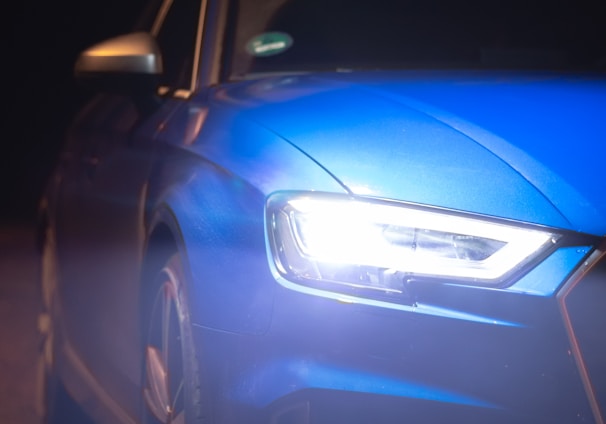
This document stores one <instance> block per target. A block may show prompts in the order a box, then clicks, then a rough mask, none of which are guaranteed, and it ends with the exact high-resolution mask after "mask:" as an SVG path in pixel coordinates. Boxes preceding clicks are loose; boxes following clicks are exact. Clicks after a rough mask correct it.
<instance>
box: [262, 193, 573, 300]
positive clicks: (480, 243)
mask: <svg viewBox="0 0 606 424" xmlns="http://www.w3.org/2000/svg"><path fill="white" fill-rule="evenodd" d="M267 222H268V235H269V242H270V248H271V253H272V256H273V260H274V262H275V264H276V267H277V269H278V271H279V272H280V274H282V275H283V276H284V277H285V278H286V279H288V280H290V281H294V282H298V283H303V284H312V285H316V284H318V283H322V284H324V285H325V284H328V285H330V284H333V283H336V284H339V285H345V286H348V287H349V288H350V289H375V290H380V291H383V292H386V293H389V292H393V293H400V292H402V290H403V286H404V284H405V283H407V282H410V281H417V280H438V281H448V282H451V283H452V282H455V283H461V284H474V285H484V286H489V287H498V286H502V285H506V284H507V283H508V282H509V281H511V280H512V277H513V276H519V275H520V274H521V273H523V272H525V271H528V269H529V268H531V266H532V265H533V264H534V263H536V262H537V259H538V258H540V257H544V256H545V255H547V254H549V253H550V252H551V251H552V250H553V249H555V247H556V244H557V243H558V240H559V239H560V237H561V235H560V234H558V233H556V232H553V231H549V230H546V229H544V228H542V227H538V226H533V225H527V224H517V223H512V222H510V221H506V220H498V219H492V218H486V217H480V216H477V215H471V214H462V213H455V212H452V211H446V210H442V209H438V208H428V207H421V206H417V205H410V204H406V203H400V202H388V201H379V200H367V199H363V200H360V199H355V198H351V197H347V196H339V195H330V194H322V193H278V194H275V195H272V196H271V197H270V198H269V199H268V203H267ZM323 287H324V286H323ZM326 288H330V287H326Z"/></svg>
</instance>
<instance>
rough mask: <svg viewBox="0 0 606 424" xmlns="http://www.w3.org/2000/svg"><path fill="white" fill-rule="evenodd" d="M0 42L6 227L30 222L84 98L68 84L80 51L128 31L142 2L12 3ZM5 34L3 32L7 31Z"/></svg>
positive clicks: (0, 215) (0, 170)
mask: <svg viewBox="0 0 606 424" xmlns="http://www.w3.org/2000/svg"><path fill="white" fill-rule="evenodd" d="M15 3H16V4H15V6H14V7H15V8H13V10H11V11H10V14H9V13H6V14H4V15H3V16H4V19H5V22H4V24H3V26H4V28H3V32H5V33H4V34H3V36H2V39H3V43H4V44H5V47H4V48H3V53H4V57H3V59H2V68H3V70H2V75H3V77H2V79H3V86H4V87H6V88H8V97H7V99H6V100H7V101H6V102H5V106H4V107H3V111H4V112H3V117H2V121H3V123H4V125H3V126H2V127H3V129H4V131H3V137H2V144H3V146H2V147H3V155H2V156H3V158H2V161H1V162H0V163H1V164H2V165H1V166H0V178H1V179H0V181H1V183H0V184H1V185H0V190H1V193H2V197H3V200H2V203H1V205H2V206H1V208H0V219H1V220H2V221H4V222H7V221H8V222H9V223H10V222H14V221H30V222H31V221H33V220H34V219H35V210H36V205H37V202H38V199H39V197H40V194H41V192H42V188H43V186H44V182H45V180H46V178H47V177H48V175H49V173H50V171H51V170H52V167H53V165H54V163H55V161H56V158H57V155H58V153H59V150H60V147H61V146H62V143H63V134H64V132H65V129H66V127H67V126H68V124H69V122H70V120H71V119H72V118H73V116H74V114H75V113H76V111H77V110H78V109H79V108H80V107H81V106H82V104H83V103H84V102H85V101H86V99H87V98H88V97H89V96H90V94H89V93H87V92H86V91H84V90H82V89H81V88H79V87H77V85H76V83H75V82H74V80H73V77H72V75H73V72H72V70H73V64H74V62H75V60H76V57H77V55H78V52H80V51H81V50H83V49H85V48H86V47H88V46H90V45H92V44H94V43H96V42H99V41H102V40H104V39H106V38H109V37H112V36H114V35H118V34H122V33H126V32H129V31H130V29H131V28H132V26H133V24H134V22H135V20H136V17H137V15H138V14H139V13H140V11H141V9H142V5H144V4H145V0H127V1H120V0H105V1H100V0H86V1H81V0H64V1H61V2H51V1H42V0H35V1H30V2H15ZM7 29H8V31H7Z"/></svg>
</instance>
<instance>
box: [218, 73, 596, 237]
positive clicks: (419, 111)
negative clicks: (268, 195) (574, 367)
mask: <svg viewBox="0 0 606 424" xmlns="http://www.w3.org/2000/svg"><path fill="white" fill-rule="evenodd" d="M605 86H606V85H605V83H604V80H603V79H600V78H597V77H596V78H591V77H590V76H589V77H586V78H582V77H579V78H577V79H574V78H569V79H568V80H567V79H566V78H564V77H559V79H558V77H556V76H555V75H552V74H530V75H529V74H515V73H513V74H511V73H509V74H508V73H495V74H486V73H473V72H472V73H455V72H433V73H424V74H422V73H415V72H391V73H390V72H381V73H380V72H359V73H351V74H346V73H345V74H322V75H320V76H318V75H310V76H289V77H282V78H273V79H267V80H262V81H257V82H248V83H240V84H235V85H234V86H233V87H231V88H229V89H228V90H224V91H222V92H221V94H222V96H221V102H222V103H224V104H226V105H227V104H230V105H232V106H233V105H236V104H237V105H238V107H239V109H240V111H241V112H240V113H242V114H243V115H244V116H246V117H248V118H249V119H251V120H254V121H256V122H258V123H260V124H262V125H263V126H265V127H267V128H271V130H272V131H273V132H274V133H276V134H278V135H280V136H281V137H282V138H284V139H285V140H287V141H288V142H290V143H292V144H293V145H295V146H297V147H298V148H299V149H301V151H303V152H305V153H306V154H308V155H309V156H310V157H312V158H314V160H316V161H317V162H318V163H319V164H321V165H322V166H323V167H324V168H326V169H327V170H329V171H330V172H331V173H332V174H334V175H335V176H337V178H338V179H339V180H340V181H341V182H343V183H344V184H345V185H346V186H347V187H349V188H350V189H352V188H355V187H363V188H364V191H365V192H364V193H363V194H370V195H372V196H375V197H384V198H392V199H400V200H408V201H414V202H417V203H424V204H430V205H434V206H442V207H447V208H451V209H458V210H465V211H470V212H477V213H482V214H485V215H494V216H500V217H505V218H511V219H515V220H520V221H526V222H534V223H540V224H543V225H550V226H554V227H559V228H566V229H571V230H575V231H584V232H588V233H592V234H596V235H603V234H605V233H606V224H604V222H606V219H605V216H606V204H604V199H606V193H605V191H606V188H605V185H604V184H603V183H602V178H601V175H600V172H601V171H600V169H601V167H600V163H599V162H600V158H602V157H604V156H605V153H606V152H604V151H603V150H599V149H606V147H603V146H604V143H600V142H599V141H598V140H596V139H595V137H599V136H600V134H603V133H604V131H605V129H604V125H605V124H604V120H603V119H601V117H602V116H606V106H605V105H606V90H605V89H604V87H605ZM591 87H594V88H595V90H593V91H592V90H591ZM551 91H553V92H554V93H555V94H554V93H552V94H550V95H546V96H545V97H544V100H541V99H542V97H541V96H542V93H547V92H551ZM557 93H560V95H561V98H559V99H557V100H558V101H555V100H556V99H554V97H553V96H555V95H558V94H557ZM511 96H513V98H510V97H511ZM463 98H464V100H463ZM410 99H412V100H410ZM526 102H528V105H526ZM556 104H557V105H559V106H556ZM562 104H565V105H567V106H562ZM580 104H582V105H583V108H582V109H583V110H585V108H586V107H587V108H588V110H592V113H591V114H590V115H583V114H580V113H573V111H572V109H575V108H577V106H575V105H580ZM587 105H589V106H587ZM538 110H540V111H541V112H540V113H538V112H537V111H538ZM568 112H570V113H568ZM537 115H540V116H541V118H540V119H538V118H537ZM513 121H515V124H514V123H513ZM552 121H553V122H552ZM556 122H557V124H556ZM579 126H580V127H583V128H582V129H579V130H578V131H577V130H575V129H576V128H577V127H579ZM543 128H546V129H547V130H546V131H545V132H544V133H540V130H541V131H542V129H543ZM571 140H575V141H574V142H573V141H571ZM583 146H586V147H583ZM589 146H591V149H593V151H592V152H591V153H590V154H588V153H589V152H588V149H589ZM598 146H602V147H599V149H598V151H595V149H596V147H598ZM585 156H591V159H590V161H589V162H585V161H584V160H585ZM596 161H597V162H596ZM360 194H362V193H360ZM521 199H523V201H520V200H521Z"/></svg>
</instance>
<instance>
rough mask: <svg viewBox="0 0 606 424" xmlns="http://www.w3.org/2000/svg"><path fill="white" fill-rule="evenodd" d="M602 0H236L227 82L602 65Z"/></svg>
mask: <svg viewBox="0 0 606 424" xmlns="http://www.w3.org/2000/svg"><path fill="white" fill-rule="evenodd" d="M605 4H606V2H605V1H603V0H462V1H452V0H373V1H364V2H358V1H353V0H234V1H233V4H232V10H231V14H230V15H231V19H230V21H231V22H230V26H229V28H231V30H230V31H229V34H228V36H229V40H230V42H229V43H228V46H229V48H228V54H227V57H226V59H227V74H228V77H229V79H241V78H247V77H251V76H255V75H258V74H259V73H276V72H280V73H282V72H306V71H317V70H321V71H334V70H343V71H348V70H357V69H413V68H416V69H419V68H427V69H453V68H459V69H482V68H487V69H558V70H560V69H582V70H604V68H605V66H606V7H605Z"/></svg>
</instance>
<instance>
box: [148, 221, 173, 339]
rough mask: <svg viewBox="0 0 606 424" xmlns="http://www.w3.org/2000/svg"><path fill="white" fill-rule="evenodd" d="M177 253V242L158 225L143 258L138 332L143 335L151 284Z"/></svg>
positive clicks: (150, 300)
mask: <svg viewBox="0 0 606 424" xmlns="http://www.w3.org/2000/svg"><path fill="white" fill-rule="evenodd" d="M175 252H177V242H176V240H175V237H174V235H173V234H172V232H171V230H170V228H169V227H168V226H167V225H165V224H158V225H157V226H156V228H154V230H153V231H152V233H151V235H150V236H149V239H148V241H147V246H146V249H145V251H144V253H143V254H144V256H143V266H142V270H141V281H140V292H139V318H140V320H139V331H140V334H142V335H143V332H144V331H145V328H146V323H147V321H148V319H149V317H148V315H149V309H150V306H151V302H152V301H153V296H154V293H153V285H154V284H153V283H154V280H155V278H156V276H157V275H158V273H159V272H160V270H161V269H162V267H163V266H164V265H165V264H166V261H167V260H168V259H169V258H170V257H171V256H172V255H173V254H174V253H175Z"/></svg>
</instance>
